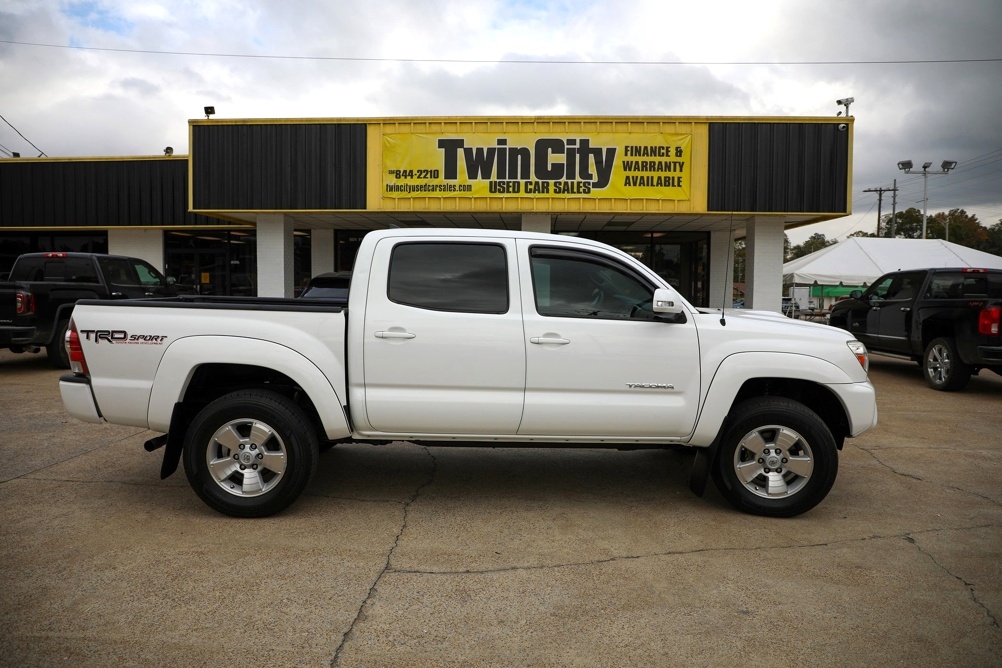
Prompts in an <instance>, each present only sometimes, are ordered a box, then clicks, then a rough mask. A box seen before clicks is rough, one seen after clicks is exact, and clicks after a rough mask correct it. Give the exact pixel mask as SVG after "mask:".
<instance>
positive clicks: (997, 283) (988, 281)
mask: <svg viewBox="0 0 1002 668" xmlns="http://www.w3.org/2000/svg"><path fill="white" fill-rule="evenodd" d="M925 296H926V297H928V298H929V299H960V298H963V297H985V296H987V297H990V298H994V299H1002V273H998V272H996V273H981V272H960V271H958V272H952V271H951V272H948V273H942V274H934V275H933V277H932V280H931V281H929V288H928V289H927V290H926V295H925Z"/></svg>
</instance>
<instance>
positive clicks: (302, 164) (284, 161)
mask: <svg viewBox="0 0 1002 668" xmlns="http://www.w3.org/2000/svg"><path fill="white" fill-rule="evenodd" d="M365 137H366V126H365V124H363V123H281V124H279V123H275V124H267V123H247V124H222V123H218V124H217V123H211V124H204V125H193V126H192V150H191V157H192V165H193V173H192V194H193V199H192V203H193V205H192V208H193V209H195V210H197V211H240V210H243V211H248V210H253V211H315V210H329V209H364V208H365V165H366V143H365Z"/></svg>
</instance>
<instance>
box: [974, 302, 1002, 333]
mask: <svg viewBox="0 0 1002 668" xmlns="http://www.w3.org/2000/svg"><path fill="white" fill-rule="evenodd" d="M1000 320H1002V306H992V307H991V308H983V309H981V313H980V314H978V333H979V334H988V335H989V336H998V333H999V321H1000Z"/></svg>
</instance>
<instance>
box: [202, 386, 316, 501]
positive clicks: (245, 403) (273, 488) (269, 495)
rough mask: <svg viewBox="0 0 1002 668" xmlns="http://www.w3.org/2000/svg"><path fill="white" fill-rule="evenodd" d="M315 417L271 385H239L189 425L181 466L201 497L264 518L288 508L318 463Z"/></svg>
mask: <svg viewBox="0 0 1002 668" xmlns="http://www.w3.org/2000/svg"><path fill="white" fill-rule="evenodd" d="M318 455H319V446H318V444H317V436H316V433H315V431H314V429H313V423H312V422H311V421H310V419H309V417H308V416H307V415H306V413H304V412H303V410H302V409H301V408H300V407H299V405H298V404H296V403H295V402H294V401H292V400H291V399H289V398H288V397H285V396H283V395H281V394H278V393H275V392H268V391H263V390H243V391H240V392H233V393H231V394H227V395H225V396H223V397H221V398H219V399H217V400H215V401H213V402H212V403H211V404H209V405H208V406H206V407H205V408H203V409H202V411H201V412H199V414H198V415H197V416H195V420H194V421H193V422H192V423H191V426H190V427H189V428H188V433H187V434H186V435H185V442H184V471H185V474H186V475H187V476H188V482H189V483H190V484H191V487H192V489H193V490H194V491H195V493H196V494H197V495H198V496H199V498H201V499H202V500H203V501H204V502H205V503H206V504H208V505H209V506H210V507H212V508H214V509H215V510H218V511H219V512H221V513H225V514H227V515H232V516H234V517H266V516H268V515H273V514H275V513H277V512H279V511H280V510H283V509H284V508H286V507H288V506H289V505H290V504H291V503H292V502H293V501H295V500H296V498H298V497H299V495H300V494H301V493H302V491H303V490H304V489H305V488H306V485H307V484H309V482H310V479H311V478H312V477H313V473H314V471H315V470H316V466H317V457H318Z"/></svg>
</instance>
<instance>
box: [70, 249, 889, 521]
mask: <svg viewBox="0 0 1002 668" xmlns="http://www.w3.org/2000/svg"><path fill="white" fill-rule="evenodd" d="M66 345H67V347H68V350H69V356H70V361H71V365H72V370H73V373H72V374H67V375H64V376H62V377H61V378H60V381H59V386H60V391H61V393H62V398H63V402H64V404H65V406H66V408H67V410H68V411H69V412H70V413H71V414H72V415H74V416H75V417H77V418H79V419H81V420H85V421H87V422H101V421H107V422H111V423H115V424H124V425H134V426H138V427H144V428H148V429H151V430H154V431H157V432H162V433H163V435H161V436H158V437H156V438H153V439H150V440H149V441H147V442H146V449H147V450H150V451H152V450H155V449H156V448H158V447H161V446H166V447H165V450H164V459H163V465H162V470H161V476H162V477H166V476H168V475H170V474H171V473H173V472H174V471H175V470H176V469H177V466H178V462H179V460H180V459H181V458H182V457H183V460H184V469H185V472H186V474H187V476H188V480H189V481H190V483H191V486H192V487H193V489H194V491H195V493H196V494H198V496H199V497H200V498H201V499H202V500H203V501H205V502H206V503H207V504H208V505H209V506H211V507H212V508H215V509H216V510H218V511H220V512H223V513H226V514H228V515H233V516H239V517H257V516H265V515H270V514H273V513H276V512H278V511H280V510H282V509H284V508H285V507H287V506H288V505H289V504H291V503H292V502H293V501H294V500H295V499H296V498H297V497H298V496H299V494H300V493H301V492H302V491H303V489H304V488H305V487H306V486H307V484H308V483H309V481H310V479H311V477H312V475H313V473H314V470H315V468H316V465H317V458H318V456H319V451H320V450H321V448H322V447H326V446H328V445H331V444H336V443H340V442H353V441H362V442H366V441H367V442H383V443H385V442H390V441H412V442H416V443H421V444H426V445H467V446H476V445H482V446H491V447H498V446H513V447H514V446H542V447H588V448H595V447H613V448H621V449H632V448H638V447H678V446H691V447H692V448H693V449H694V451H695V458H694V464H693V470H692V473H691V475H690V487H691V488H692V489H693V491H695V492H696V493H697V494H700V495H701V494H702V492H703V489H704V488H705V485H706V480H707V477H708V476H709V475H711V474H712V477H713V478H714V481H715V483H716V484H717V486H718V488H719V489H720V491H721V492H722V493H723V495H724V496H725V497H726V498H727V499H728V500H729V501H730V502H731V503H733V504H734V505H735V506H737V507H738V508H740V509H742V510H744V511H746V512H750V513H754V514H759V515H769V516H793V515H798V514H800V513H803V512H805V511H807V510H809V509H811V508H813V507H814V506H815V505H817V504H818V503H819V502H820V501H821V500H822V499H824V497H825V496H826V495H827V494H828V491H829V490H830V489H831V487H832V484H833V483H834V481H835V476H836V473H837V471H838V450H840V449H841V447H842V444H843V442H844V439H845V438H846V437H852V436H857V435H858V434H860V433H862V432H863V431H865V430H867V429H869V428H871V427H873V426H874V425H875V424H876V421H877V411H876V402H875V395H874V390H873V386H872V385H871V384H870V382H869V381H868V380H867V368H868V364H869V361H868V357H867V352H866V348H865V347H864V346H863V344H861V343H860V342H858V341H857V340H856V339H854V338H853V336H852V335H851V334H848V333H847V332H845V331H843V330H839V329H836V328H834V327H826V326H823V325H817V324H812V323H806V322H800V321H795V320H791V319H789V318H784V317H782V315H780V314H778V313H768V312H758V311H744V310H737V311H730V310H728V311H727V312H726V313H724V312H721V311H720V310H715V309H697V308H695V307H693V306H691V305H690V304H688V303H687V302H686V301H685V299H683V298H682V297H681V296H680V295H679V294H678V293H677V292H676V291H675V290H674V289H672V288H671V287H670V286H669V285H668V283H667V282H665V281H664V280H663V279H662V278H661V277H660V276H659V275H658V274H656V273H655V272H654V271H652V270H651V269H649V268H647V267H646V266H644V265H643V264H642V263H641V262H639V261H638V260H637V259H635V258H634V257H632V256H630V255H628V254H626V253H624V252H621V251H619V250H617V249H614V248H610V247H609V246H606V245H604V244H601V243H597V242H593V241H588V240H585V239H580V238H576V237H569V236H558V235H549V234H535V233H528V232H510V231H488V230H431V229H426V230H410V229H408V230H404V229H393V230H384V231H377V232H371V233H369V234H368V235H366V237H365V238H364V240H363V241H362V244H361V247H360V248H359V251H358V255H357V258H356V260H355V267H354V271H353V275H352V281H351V289H350V292H349V295H348V303H347V307H344V304H343V302H339V303H337V304H334V303H331V302H323V301H319V300H316V301H314V300H304V299H298V300H294V299H271V298H253V297H248V298H237V297H217V298H212V297H198V296H189V297H176V298H166V299H139V300H127V301H103V300H90V301H81V302H79V303H78V304H77V306H76V308H75V309H74V311H73V319H72V324H71V326H70V328H69V331H68V332H67V336H66Z"/></svg>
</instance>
